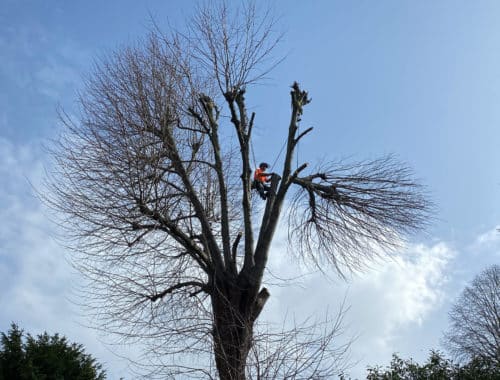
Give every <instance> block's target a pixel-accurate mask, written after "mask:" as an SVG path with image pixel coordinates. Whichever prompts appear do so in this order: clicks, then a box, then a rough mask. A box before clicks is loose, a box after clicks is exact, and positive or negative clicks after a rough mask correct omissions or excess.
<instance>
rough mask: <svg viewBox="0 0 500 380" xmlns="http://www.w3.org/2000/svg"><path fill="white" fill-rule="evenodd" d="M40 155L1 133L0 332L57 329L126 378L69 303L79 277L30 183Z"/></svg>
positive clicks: (40, 170)
mask: <svg viewBox="0 0 500 380" xmlns="http://www.w3.org/2000/svg"><path fill="white" fill-rule="evenodd" d="M41 158H42V155H41V153H40V149H39V148H38V146H37V145H34V144H32V145H22V146H19V145H14V144H12V143H11V142H9V141H8V140H6V139H3V138H1V137H0V176H1V178H2V186H1V187H0V223H1V225H2V228H1V229H0V287H1V288H2V292H1V293H0V304H1V305H2V307H1V308H0V331H6V330H7V329H8V328H9V325H10V323H11V322H16V323H18V324H19V325H20V327H22V328H24V329H25V330H26V331H27V332H30V333H32V334H39V333H41V332H43V331H47V332H49V333H56V332H58V333H60V334H63V335H65V336H67V337H68V339H69V340H71V341H74V342H78V343H82V344H84V346H85V347H86V349H87V352H88V353H90V354H92V355H93V356H94V357H96V358H98V361H99V362H101V363H107V364H108V365H106V367H107V368H109V369H110V375H111V376H110V378H118V377H119V376H126V377H127V378H129V377H130V373H128V372H127V370H126V367H127V363H126V362H124V361H123V360H119V359H118V358H117V357H115V356H114V355H113V354H112V353H111V352H110V351H109V350H108V348H106V347H105V346H104V345H103V344H102V343H101V342H100V341H99V337H98V335H97V334H96V332H95V331H93V330H90V329H88V328H84V327H82V325H81V322H82V321H84V320H83V319H82V318H81V312H80V311H79V308H78V306H77V305H76V304H73V303H72V302H71V299H72V295H71V292H72V289H73V287H74V286H75V284H78V281H79V277H78V275H77V274H76V273H74V270H73V269H72V268H71V266H70V265H69V264H68V262H67V261H66V259H65V254H66V252H65V251H64V249H63V248H62V247H61V246H60V245H58V244H57V243H56V242H55V241H54V240H53V236H54V235H55V231H54V226H53V225H51V224H50V223H49V222H48V221H47V218H46V216H45V213H44V210H43V208H42V206H41V205H40V203H39V202H38V201H37V199H36V197H35V196H33V194H32V187H31V185H30V182H31V183H32V184H34V185H35V186H37V185H38V184H39V183H40V179H41V177H42V175H43V167H42V163H41Z"/></svg>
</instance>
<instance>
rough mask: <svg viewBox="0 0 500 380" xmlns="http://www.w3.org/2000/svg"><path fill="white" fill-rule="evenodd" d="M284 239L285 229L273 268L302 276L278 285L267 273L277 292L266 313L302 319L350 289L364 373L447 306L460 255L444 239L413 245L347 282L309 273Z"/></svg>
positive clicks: (358, 370) (357, 356) (359, 372)
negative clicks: (287, 249)
mask: <svg viewBox="0 0 500 380" xmlns="http://www.w3.org/2000/svg"><path fill="white" fill-rule="evenodd" d="M282 239H284V235H283V232H281V233H280V234H279V235H278V236H277V244H275V245H273V248H274V249H273V252H272V254H271V260H270V262H271V265H270V270H271V273H273V274H276V275H279V276H280V277H287V278H295V279H296V280H292V281H291V284H290V285H291V286H288V287H278V286H273V282H275V280H273V279H272V276H268V277H267V278H268V282H269V287H270V291H271V298H270V300H269V304H268V305H267V306H266V308H267V309H266V310H265V313H264V318H267V319H268V320H270V321H273V322H279V321H280V318H281V319H282V318H283V316H284V315H293V316H294V317H296V318H297V320H298V321H300V320H304V319H305V318H307V317H308V316H311V315H318V316H321V315H323V314H324V313H325V312H326V310H327V309H329V310H330V311H331V310H335V309H336V308H338V307H339V305H340V304H341V302H342V300H343V299H344V297H345V296H346V295H347V300H346V304H347V305H348V306H350V310H349V312H348V314H347V316H346V318H345V321H346V323H347V324H348V326H349V328H348V329H347V332H346V335H345V339H346V340H347V339H349V338H350V337H351V336H355V335H358V338H357V340H356V341H355V343H354V344H353V346H352V358H353V359H354V360H360V364H359V365H357V366H356V367H355V368H354V369H353V370H352V372H351V374H352V375H353V376H355V377H359V378H363V377H364V376H366V371H365V368H366V365H367V364H372V365H375V364H383V363H388V361H389V360H390V357H391V354H392V353H393V352H397V351H403V350H404V349H405V348H406V347H405V345H403V344H402V343H404V342H405V341H408V340H410V341H411V340H412V339H413V340H415V339H416V337H415V336H414V334H413V332H414V331H415V332H416V331H419V333H421V330H422V329H425V328H426V326H427V325H428V324H429V323H431V322H430V320H431V319H432V317H433V313H435V312H436V311H437V310H440V308H442V307H443V304H444V301H445V299H446V297H445V295H446V291H447V284H448V282H449V277H448V276H447V271H448V270H449V267H450V263H451V262H452V261H453V259H454V258H455V257H456V252H454V250H453V249H451V248H450V246H449V245H448V244H445V243H443V242H441V243H437V244H435V245H432V246H427V245H424V244H417V245H408V246H407V247H406V249H405V250H404V252H402V253H400V254H398V255H394V256H393V257H392V258H391V259H390V260H387V261H380V262H378V263H376V264H374V265H373V266H372V269H371V270H369V271H367V272H365V273H362V274H358V275H354V276H353V278H352V279H351V280H350V281H349V282H348V283H345V282H343V281H341V280H335V279H334V278H330V279H328V278H325V276H324V275H322V274H320V273H311V274H309V275H308V274H306V273H305V272H304V270H303V269H301V268H298V267H297V265H295V264H293V262H291V261H290V260H289V257H288V255H287V254H286V253H285V245H284V242H283V241H282ZM327 273H328V270H327ZM416 334H417V333H415V335H416ZM414 338H415V339H414ZM434 338H435V337H432V342H433V343H429V342H427V343H429V346H428V347H426V348H425V351H427V350H428V349H430V348H433V346H432V344H434V342H435V340H436V339H434ZM434 348H436V347H434Z"/></svg>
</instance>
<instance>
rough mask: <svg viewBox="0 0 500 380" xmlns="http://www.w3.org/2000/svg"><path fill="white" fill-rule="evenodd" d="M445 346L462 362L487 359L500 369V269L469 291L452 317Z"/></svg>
mask: <svg viewBox="0 0 500 380" xmlns="http://www.w3.org/2000/svg"><path fill="white" fill-rule="evenodd" d="M449 319H450V328H449V331H448V332H447V333H446V335H445V343H446V345H447V347H448V349H449V350H450V352H451V353H452V354H453V355H455V356H456V357H457V358H458V359H460V360H464V359H473V358H475V357H478V358H483V359H486V360H488V361H489V362H492V363H494V364H495V365H497V366H498V367H500V265H492V266H491V267H489V268H487V269H485V270H484V271H483V272H481V273H480V274H479V275H478V276H476V278H474V280H473V281H472V283H471V284H470V285H469V286H467V287H465V289H464V290H463V292H462V294H461V295H460V296H459V297H458V299H457V300H456V302H455V304H454V305H453V306H452V308H451V311H450V313H449Z"/></svg>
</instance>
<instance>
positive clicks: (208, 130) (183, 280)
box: [48, 4, 428, 380]
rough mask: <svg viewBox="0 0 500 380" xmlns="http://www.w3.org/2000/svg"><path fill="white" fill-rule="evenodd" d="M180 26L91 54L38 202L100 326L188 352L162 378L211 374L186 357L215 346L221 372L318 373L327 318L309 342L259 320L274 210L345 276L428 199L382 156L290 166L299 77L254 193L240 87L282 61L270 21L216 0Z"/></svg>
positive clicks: (251, 117) (247, 116) (389, 242)
mask: <svg viewBox="0 0 500 380" xmlns="http://www.w3.org/2000/svg"><path fill="white" fill-rule="evenodd" d="M189 26H190V27H189V31H187V32H184V33H178V32H171V33H170V32H169V33H168V34H162V33H160V32H158V31H154V32H153V33H151V35H150V36H149V37H148V38H147V39H145V40H144V41H142V42H141V43H139V44H137V46H133V47H129V48H124V49H121V50H119V51H117V52H115V53H114V54H111V55H110V56H109V57H107V58H105V59H103V60H101V61H100V63H98V64H96V67H95V69H94V71H93V73H92V74H91V75H90V76H89V78H88V80H87V81H86V87H85V89H84V90H83V92H82V93H81V95H80V97H79V104H80V111H81V112H80V115H79V117H77V118H76V120H75V119H74V118H69V117H66V116H63V118H62V119H63V121H64V125H65V127H66V128H65V133H64V134H63V136H62V137H61V139H60V141H59V142H58V145H57V147H55V148H54V157H55V159H56V163H57V165H56V166H55V170H54V172H53V174H52V176H51V180H50V181H49V182H50V195H49V196H48V198H49V202H50V203H51V204H52V205H53V206H54V207H55V208H56V209H57V210H58V211H62V213H63V215H65V216H66V217H65V219H64V221H63V224H64V226H65V227H66V228H67V229H68V231H69V233H70V236H71V237H72V238H73V239H74V240H73V243H74V244H72V247H73V251H74V252H75V255H74V257H75V265H77V267H78V268H79V269H80V270H81V272H82V273H83V274H84V275H85V276H87V278H88V280H89V288H88V300H89V301H90V306H92V308H93V310H95V316H96V319H97V321H96V322H97V323H98V324H99V325H100V326H101V327H102V328H104V329H105V330H107V331H110V332H116V333H119V334H121V336H123V337H128V338H130V339H139V340H141V341H142V340H144V339H146V338H155V340H154V342H155V343H154V344H153V345H152V346H151V352H152V353H153V352H154V353H155V354H157V355H160V356H161V355H165V357H166V356H169V355H170V356H174V357H176V359H175V360H181V359H179V356H183V357H184V358H187V359H186V360H185V361H184V362H182V361H181V362H179V361H177V365H176V366H174V367H171V366H170V365H169V364H168V363H164V368H166V369H168V370H169V371H170V374H171V375H175V374H176V373H181V372H188V373H190V376H195V375H196V374H199V375H200V376H202V377H208V376H212V375H213V372H211V370H210V365H209V364H207V368H208V369H207V368H205V369H196V368H195V365H194V364H192V363H193V362H195V361H196V360H198V359H199V358H200V357H202V358H203V357H204V356H203V354H206V353H209V352H211V355H212V358H213V361H214V363H215V367H216V370H217V373H218V376H219V377H220V378H221V379H236V380H238V379H245V378H247V377H251V378H271V377H272V376H274V375H271V374H275V375H276V376H279V375H280V374H282V375H283V376H288V377H287V378H293V377H296V378H308V377H310V376H313V377H315V378H316V377H321V376H328V374H331V373H332V372H331V369H332V367H331V366H332V363H331V362H330V364H329V365H330V367H328V366H327V367H328V368H329V369H328V368H327V370H323V369H322V368H320V362H321V359H322V358H323V357H324V356H326V352H327V351H326V349H325V347H327V346H328V345H329V344H330V343H331V341H332V340H333V338H334V337H335V336H336V335H335V333H336V332H338V331H339V330H338V329H337V328H333V329H332V330H330V331H329V332H328V333H327V334H326V335H325V336H324V337H323V338H320V339H316V338H312V337H309V338H308V337H307V336H306V338H305V340H304V341H302V340H301V339H299V338H298V336H297V334H298V333H299V332H300V331H306V330H307V329H304V328H302V329H300V328H299V329H296V330H293V331H292V332H291V333H287V334H278V335H277V336H274V337H275V339H274V340H273V339H272V337H273V335H272V334H265V335H256V333H255V331H254V327H255V324H256V321H257V319H258V317H259V315H260V314H261V312H262V310H263V308H264V306H265V304H266V301H267V300H268V298H269V296H270V293H269V291H268V289H266V287H264V286H263V280H264V275H265V269H266V265H267V263H268V258H269V254H270V252H271V243H272V241H273V236H274V234H275V231H276V229H277V227H278V224H279V221H280V217H281V216H282V214H283V213H285V214H286V215H288V226H289V239H290V240H291V241H292V242H293V244H292V245H293V246H294V248H295V254H297V255H298V256H299V257H302V258H304V259H305V260H306V261H307V262H312V263H313V264H317V265H318V266H320V267H321V268H323V269H324V268H325V267H324V263H325V262H327V263H330V264H331V265H332V266H331V267H332V269H333V270H337V271H338V272H339V273H341V272H342V271H349V270H356V269H358V268H360V267H362V266H363V265H365V264H366V263H367V262H369V261H370V259H372V258H373V257H374V256H375V255H377V254H378V253H380V252H381V248H382V249H383V250H386V251H387V250H390V249H392V248H394V247H396V246H397V244H398V243H399V242H400V241H401V239H402V238H404V236H406V235H407V233H410V232H412V231H414V230H416V229H418V228H420V227H421V226H422V224H423V223H424V222H425V220H426V217H427V212H428V202H427V200H426V199H425V197H424V194H423V192H422V188H421V187H420V186H419V185H418V184H417V183H416V182H415V181H414V180H413V179H412V173H411V171H410V170H409V169H408V168H407V167H406V166H405V165H404V164H401V163H399V162H398V161H397V160H396V159H395V158H394V157H391V156H389V157H384V158H381V159H377V160H373V161H367V162H361V163H354V164H347V163H345V162H333V161H332V162H329V163H325V164H323V165H321V166H318V167H315V168H312V167H310V166H309V165H308V164H307V163H300V162H299V163H297V165H294V153H295V151H296V148H297V146H298V144H299V142H301V141H302V140H303V139H304V138H305V137H306V135H307V134H308V133H310V132H311V130H312V128H309V129H300V130H299V122H300V119H301V118H302V117H303V113H304V111H305V107H306V106H307V105H308V103H309V102H310V101H311V99H310V97H309V95H308V93H307V92H306V91H304V90H303V89H302V88H301V87H300V86H299V84H298V83H293V85H292V87H291V91H290V99H291V114H290V123H289V125H288V127H287V126H283V127H284V128H283V131H284V139H285V140H286V149H285V154H284V158H282V161H281V162H280V163H279V167H280V170H279V173H276V174H275V175H273V177H272V180H271V188H272V190H271V192H270V195H269V197H268V199H267V200H266V201H265V202H264V201H262V200H260V199H258V200H257V201H256V202H253V199H252V197H253V190H252V172H253V169H254V163H252V161H251V151H252V146H251V144H252V138H253V130H254V121H255V118H256V115H255V113H249V112H248V109H247V102H246V99H245V93H246V91H247V90H248V89H249V88H251V85H252V84H253V83H255V82H257V81H258V80H260V79H262V78H263V77H264V76H265V75H266V74H267V73H268V72H269V70H270V69H272V68H273V67H274V65H275V64H276V63H277V62H278V60H275V59H273V56H272V54H271V53H272V51H273V48H274V47H275V46H276V44H277V43H278V42H279V39H280V36H277V35H276V34H274V33H273V30H274V19H273V18H272V17H271V16H270V14H269V13H259V12H256V10H255V7H253V6H251V5H244V6H242V7H240V9H238V10H237V11H234V10H231V9H229V8H228V7H227V6H226V5H224V4H222V5H216V6H214V5H213V4H212V6H211V7H206V8H200V9H199V10H198V12H197V14H196V16H195V17H194V19H192V20H191V21H190V23H189ZM226 116H227V117H226ZM287 199H289V201H287ZM285 220H286V219H285ZM338 321H339V319H338V318H334V320H333V322H335V323H338ZM335 323H334V326H336V325H335ZM307 331H309V330H307ZM262 336H266V337H267V338H268V339H267V340H266V341H265V343H264V344H263V345H262V344H261V345H260V346H259V345H258V343H259V342H260V343H262V340H261V339H259V337H262ZM277 337H279V338H277ZM288 339H289V341H287V340H288ZM272 342H274V344H273V343H272ZM293 342H295V344H292V343H293ZM306 343H307V344H306ZM258 347H263V349H261V350H260V351H259V350H258V351H252V349H254V350H255V349H257V348H258ZM306 347H308V348H307V350H309V351H308V352H309V354H312V355H313V356H312V357H309V358H310V359H311V360H309V359H306V357H307V355H306V354H305V352H302V351H301V350H306ZM340 350H341V351H342V348H340ZM251 352H252V354H251V355H250V353H251ZM265 352H267V353H268V355H267V356H265V355H264V353H265ZM315 353H316V355H315ZM200 355H202V356H200ZM263 355H264V356H265V357H264V356H263ZM294 355H295V356H294ZM292 359H293V360H292ZM291 361H293V363H290V362H291ZM181 363H183V364H181ZM249 363H253V364H252V365H253V367H252V369H249V367H248V365H249ZM287 363H288V364H290V365H288V364H287ZM298 363H302V364H300V365H299V364H298ZM273 366H274V367H273ZM329 371H330V372H329Z"/></svg>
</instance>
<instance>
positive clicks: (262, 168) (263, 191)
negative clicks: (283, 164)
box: [253, 162, 273, 200]
mask: <svg viewBox="0 0 500 380" xmlns="http://www.w3.org/2000/svg"><path fill="white" fill-rule="evenodd" d="M268 167H269V164H267V163H266V162H261V163H260V164H259V167H258V168H257V169H255V173H254V175H253V185H254V188H255V189H256V190H257V191H258V192H259V195H260V197H261V198H262V199H264V200H265V199H267V195H268V194H269V192H270V191H271V187H270V186H268V185H266V182H271V177H272V176H273V173H266V170H267V168H268Z"/></svg>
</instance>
